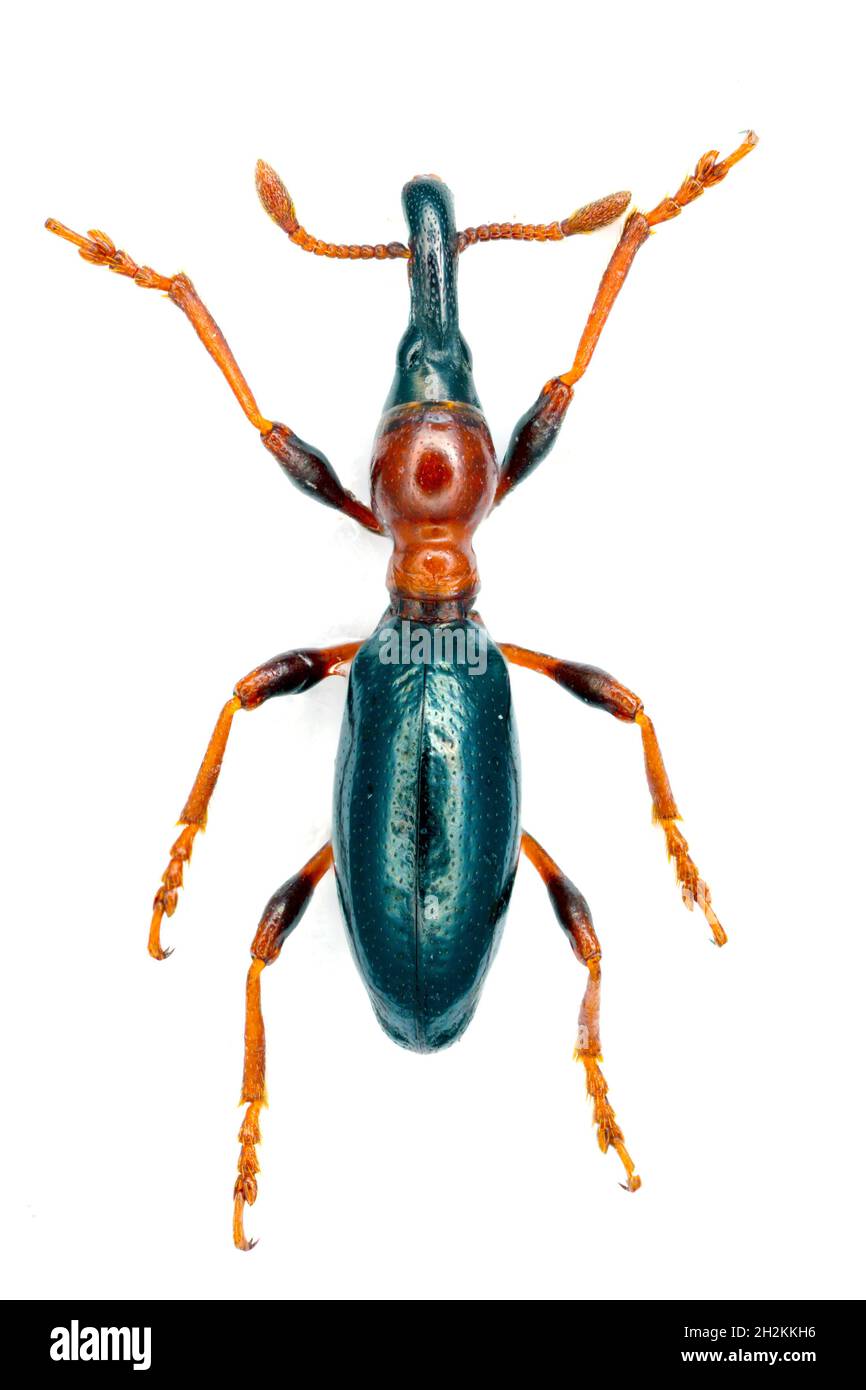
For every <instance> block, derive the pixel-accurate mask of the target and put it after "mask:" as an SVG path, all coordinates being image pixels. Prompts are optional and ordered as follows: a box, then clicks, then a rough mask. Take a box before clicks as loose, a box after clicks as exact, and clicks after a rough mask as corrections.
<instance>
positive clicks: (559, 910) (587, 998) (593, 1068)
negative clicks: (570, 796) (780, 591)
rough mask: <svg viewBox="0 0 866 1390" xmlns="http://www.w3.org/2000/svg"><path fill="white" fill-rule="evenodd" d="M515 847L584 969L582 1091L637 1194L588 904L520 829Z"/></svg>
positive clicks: (578, 1057) (601, 1140)
mask: <svg viewBox="0 0 866 1390" xmlns="http://www.w3.org/2000/svg"><path fill="white" fill-rule="evenodd" d="M520 848H521V849H522V851H523V853H524V854H525V855H526V857H527V859H528V860H529V861H530V863H531V864H533V865H534V867H535V868H536V869H537V870H538V872H539V874H540V875H541V877H542V879H543V880H544V884H545V886H546V888H547V891H548V894H549V895H550V901H551V903H552V904H553V910H554V912H555V913H556V915H557V918H558V919H559V925H560V926H561V927H562V929H563V931H564V932H565V933H566V935H567V936H568V938H569V940H570V942H571V949H572V950H573V951H574V954H575V955H576V956H577V959H578V960H579V961H581V962H582V963H583V964H584V965H585V966H586V968H587V970H588V971H589V979H588V980H587V982H586V989H585V991H584V995H583V1001H582V1003H581V1006H580V1017H579V1021H578V1027H577V1042H576V1043H575V1046H574V1058H575V1061H577V1062H582V1063H583V1067H584V1071H585V1073H586V1093H587V1095H588V1096H590V1098H591V1099H592V1104H593V1121H594V1123H595V1125H596V1127H597V1130H598V1144H599V1148H600V1149H601V1151H602V1153H607V1151H608V1149H609V1148H613V1149H615V1150H616V1152H617V1153H618V1154H619V1157H620V1160H621V1162H622V1165H623V1167H624V1168H625V1173H626V1180H627V1181H626V1183H625V1184H623V1186H625V1187H626V1188H627V1191H629V1192H637V1190H638V1188H639V1187H640V1178H639V1177H638V1175H637V1173H636V1172H635V1171H634V1164H633V1163H632V1160H631V1156H630V1154H629V1152H628V1149H627V1148H626V1146H625V1139H624V1138H623V1133H622V1130H621V1129H620V1127H619V1125H618V1124H617V1122H616V1115H615V1112H614V1109H613V1107H612V1105H611V1103H610V1101H609V1100H608V1098H607V1082H606V1081H605V1079H604V1076H603V1074H602V1071H601V1067H600V1066H599V1063H600V1062H601V1061H602V1055H601V1035H600V1032H599V1014H600V1011H601V946H600V945H599V942H598V937H597V936H596V934H595V929H594V927H593V925H592V916H591V914H590V911H589V904H588V903H587V901H586V899H585V898H584V896H583V894H582V893H579V892H578V890H577V889H576V888H575V886H574V884H573V883H572V882H571V880H570V879H568V878H566V876H565V874H564V873H563V872H562V870H561V869H560V867H559V865H558V864H555V863H554V861H553V860H552V859H551V857H550V855H549V854H548V853H547V851H546V850H544V849H542V848H541V845H540V844H539V843H538V841H537V840H533V838H532V836H531V835H527V834H526V832H525V831H524V833H523V838H522V839H521V842H520Z"/></svg>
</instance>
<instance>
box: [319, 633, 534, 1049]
mask: <svg viewBox="0 0 866 1390" xmlns="http://www.w3.org/2000/svg"><path fill="white" fill-rule="evenodd" d="M425 631H426V633H427V641H426V646H427V648H428V650H426V651H421V652H420V653H419V651H418V644H424V642H425V639H424V638H423V637H419V636H418V634H419V633H421V632H425ZM395 632H396V633H397V636H398V641H400V642H402V652H401V653H400V655H402V656H405V655H406V654H407V652H411V653H412V654H413V656H410V659H409V660H406V661H404V660H399V659H398V660H397V661H396V662H395V661H392V660H389V659H388V655H389V652H390V654H391V655H393V648H392V647H391V646H389V643H390V642H391V641H392V638H391V637H390V636H389V634H393V633H395ZM437 633H438V637H437ZM447 634H450V638H449V637H448V635H447ZM449 640H450V641H452V642H454V643H455V647H454V650H453V651H451V652H449V651H448V650H447V644H448V642H449ZM461 640H462V641H463V642H464V643H467V644H468V645H467V646H466V649H465V652H464V656H467V657H468V658H469V659H464V660H461V659H460V655H461V645H460V643H461ZM473 642H475V643H477V644H478V645H477V646H476V647H475V648H473V647H472V645H471V644H472V643H473ZM443 648H445V650H443ZM473 650H474V652H475V654H476V655H479V653H480V654H482V655H483V658H484V660H483V662H482V660H481V659H479V660H477V661H475V662H474V663H473V661H472V659H471V657H472V653H473ZM383 657H384V658H385V659H383ZM428 658H429V659H428ZM482 665H483V666H484V669H483V670H482ZM473 671H475V674H473ZM519 800H520V764H519V753H518V746H517V734H516V730H515V726H514V718H513V712H512V704H511V689H510V683H509V678H508V672H507V670H506V666H505V662H504V660H503V658H502V655H501V653H500V652H499V650H498V648H497V647H496V646H495V644H494V643H493V642H492V641H491V640H490V639H489V637H487V634H486V632H485V631H484V629H482V628H479V627H478V625H477V624H475V623H474V622H472V621H471V620H469V619H466V620H462V621H455V622H450V623H441V624H428V623H418V622H411V623H410V622H408V621H405V622H404V621H401V620H398V619H396V618H394V617H392V616H390V615H389V616H387V617H386V618H385V619H384V620H383V622H382V623H381V624H380V626H379V628H378V629H377V631H376V632H375V633H374V634H373V636H372V637H371V638H370V639H369V640H368V641H367V642H366V643H365V644H364V645H363V646H362V647H361V649H360V651H359V652H358V654H357V656H356V657H355V659H354V661H353V663H352V669H351V675H350V678H349V690H348V699H347V703H346V711H345V715H344V718H343V729H342V734H341V738H340V747H339V752H338V755H337V772H336V783H335V789H334V831H333V846H334V865H335V869H336V875H337V888H338V892H339V896H340V902H341V905H342V909H343V915H344V917H345V920H346V925H347V928H348V932H349V939H350V941H351V944H352V948H353V951H354V954H355V959H356V961H357V964H358V968H359V970H360V972H361V975H362V976H363V978H364V982H365V984H366V986H367V989H368V991H369V994H370V998H371V1000H372V1003H373V1008H374V1010H375V1012H376V1015H377V1017H378V1019H379V1022H380V1023H381V1024H382V1027H383V1028H384V1029H385V1031H386V1032H387V1033H388V1034H389V1035H390V1036H391V1037H392V1038H394V1040H395V1041H396V1042H399V1043H401V1044H402V1045H403V1046H404V1047H409V1048H412V1049H414V1050H415V1051H418V1052H427V1051H432V1050H435V1049H437V1048H441V1047H445V1046H447V1044H448V1043H451V1042H454V1041H455V1039H457V1038H459V1037H460V1035H461V1033H462V1032H463V1031H464V1029H465V1028H466V1027H467V1025H468V1023H469V1021H470V1019H471V1018H472V1015H473V1013H474V1011H475V1007H476V1005H477V1003H478V997H479V994H480V992H481V987H482V984H483V982H484V979H485V976H486V974H487V970H488V968H489V966H490V962H491V960H492V959H493V955H494V953H495V951H496V948H497V945H498V943H499V938H500V934H501V929H502V925H503V920H504V916H505V910H506V908H507V906H508V901H509V898H510V896H511V889H512V885H513V881H514V873H515V868H516V865H517V854H518V849H519V842H520V817H519V809H520V808H519Z"/></svg>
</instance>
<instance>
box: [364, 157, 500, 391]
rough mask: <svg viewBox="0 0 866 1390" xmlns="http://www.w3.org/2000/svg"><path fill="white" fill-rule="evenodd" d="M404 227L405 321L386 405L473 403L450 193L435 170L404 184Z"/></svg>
mask: <svg viewBox="0 0 866 1390" xmlns="http://www.w3.org/2000/svg"><path fill="white" fill-rule="evenodd" d="M403 211H404V212H405V214H406V223H407V225H408V228H409V250H410V252H411V260H410V261H409V288H410V291H411V296H412V298H411V304H410V309H409V327H408V328H407V329H406V332H405V333H404V334H403V338H402V340H401V342H400V347H399V348H398V350H397V371H396V374H395V376H394V382H393V385H392V387H391V393H390V395H389V396H388V399H387V401H386V402H385V409H386V410H390V409H391V408H392V407H393V406H396V405H406V404H408V403H410V402H422V401H457V402H462V403H463V404H465V405H473V406H478V405H479V401H478V396H477V394H476V391H475V383H474V381H473V380H472V354H471V353H470V351H469V348H468V346H467V344H466V341H465V339H464V338H463V335H462V334H461V332H460V322H459V316H458V311H457V257H458V249H457V227H456V225H455V222H454V202H453V199H452V197H451V193H450V191H449V189H448V188H447V187H446V185H445V184H444V183H443V182H442V180H441V179H438V178H436V177H435V175H432V174H427V175H418V176H417V177H416V178H414V179H410V181H409V183H407V184H406V186H405V188H404V189H403Z"/></svg>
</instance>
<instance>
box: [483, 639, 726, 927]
mask: <svg viewBox="0 0 866 1390" xmlns="http://www.w3.org/2000/svg"><path fill="white" fill-rule="evenodd" d="M498 645H499V650H500V651H501V652H502V655H503V656H504V657H505V658H506V660H507V661H512V662H513V663H514V665H515V666H525V667H526V668H527V670H530V671H537V672H538V673H539V674H540V675H543V676H549V677H550V679H551V680H554V681H556V683H557V685H561V686H563V687H564V688H565V689H566V690H567V691H568V692H569V693H570V694H571V695H576V696H577V697H578V699H580V700H583V701H584V702H585V703H586V704H588V705H595V706H596V707H597V708H598V709H603V710H606V711H607V713H608V714H613V715H615V716H616V718H617V719H621V720H623V721H624V722H625V723H628V724H637V725H638V727H639V729H640V732H641V739H642V741H643V755H644V764H645V766H646V776H647V782H648V783H649V789H650V795H651V797H652V807H653V820H654V821H658V823H659V825H660V826H661V828H662V830H663V831H664V837H665V845H666V847H667V852H668V858H669V859H673V860H674V862H675V864H676V873H677V882H678V883H679V885H680V889H681V891H682V895H683V902H684V903H685V905H686V907H687V908H688V909H689V911H691V909H692V908H693V907H694V905H695V903H697V904H698V907H699V908H700V909H701V911H702V912H703V914H704V916H705V917H706V919H707V921H708V922H709V924H710V927H711V929H712V933H713V938H714V940H715V942H716V945H717V946H724V944H725V942H726V941H727V939H728V938H727V935H726V933H725V929H724V927H723V926H722V924H721V922H720V921H719V919H718V917H717V916H716V914H715V912H714V910H713V907H712V903H711V900H710V890H709V888H708V887H707V885H706V883H705V882H704V880H703V879H702V878H701V876H700V874H699V873H698V870H697V867H696V865H695V863H694V861H693V860H692V858H691V856H690V855H689V846H688V842H687V841H686V839H685V836H684V835H683V833H682V831H681V830H680V829H679V827H678V825H677V821H679V820H681V816H680V813H679V811H678V809H677V804H676V802H675V801H674V794H673V792H672V791H671V784H670V782H669V781H668V774H667V771H666V770H665V765H664V761H663V759H662V753H661V749H660V748H659V743H658V739H657V738H656V732H655V729H654V728H653V724H652V720H651V719H650V717H649V715H648V714H647V713H646V712H645V710H644V707H643V702H642V701H641V700H640V698H639V697H638V696H637V695H635V694H634V693H633V692H632V691H631V690H629V689H628V688H627V687H626V686H624V685H621V684H620V683H619V681H616V680H614V678H613V676H609V675H608V674H607V672H606V671H600V670H599V669H598V667H597V666H583V665H580V664H579V663H577V662H575V661H562V660H561V659H560V658H559V657H555V656H545V654H544V653H543V652H533V651H529V650H527V648H526V647H515V646H512V645H510V644H509V643H499V644H498Z"/></svg>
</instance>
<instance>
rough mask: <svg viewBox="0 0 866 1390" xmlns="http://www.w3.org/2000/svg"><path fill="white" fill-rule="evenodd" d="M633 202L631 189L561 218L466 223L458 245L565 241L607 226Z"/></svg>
mask: <svg viewBox="0 0 866 1390" xmlns="http://www.w3.org/2000/svg"><path fill="white" fill-rule="evenodd" d="M630 202H631V194H630V193H609V194H608V196H607V197H606V198H599V199H598V201H597V202H595V203H587V205H586V207H583V208H578V209H577V211H576V212H573V213H572V214H571V216H570V217H565V218H563V220H562V221H561V222H547V223H529V222H491V223H490V224H489V225H487V224H485V226H483V227H467V228H466V230H465V231H464V232H458V233H457V249H458V251H465V250H466V248H467V246H475V244H476V243H477V242H479V241H480V242H485V241H562V240H563V239H564V238H565V237H567V236H579V235H581V234H583V233H585V232H595V231H597V230H598V228H599V227H607V226H608V225H609V224H610V223H611V222H615V221H616V219H617V218H618V217H621V216H622V214H623V213H624V212H625V210H626V208H627V207H628V205H629V203H630Z"/></svg>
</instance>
